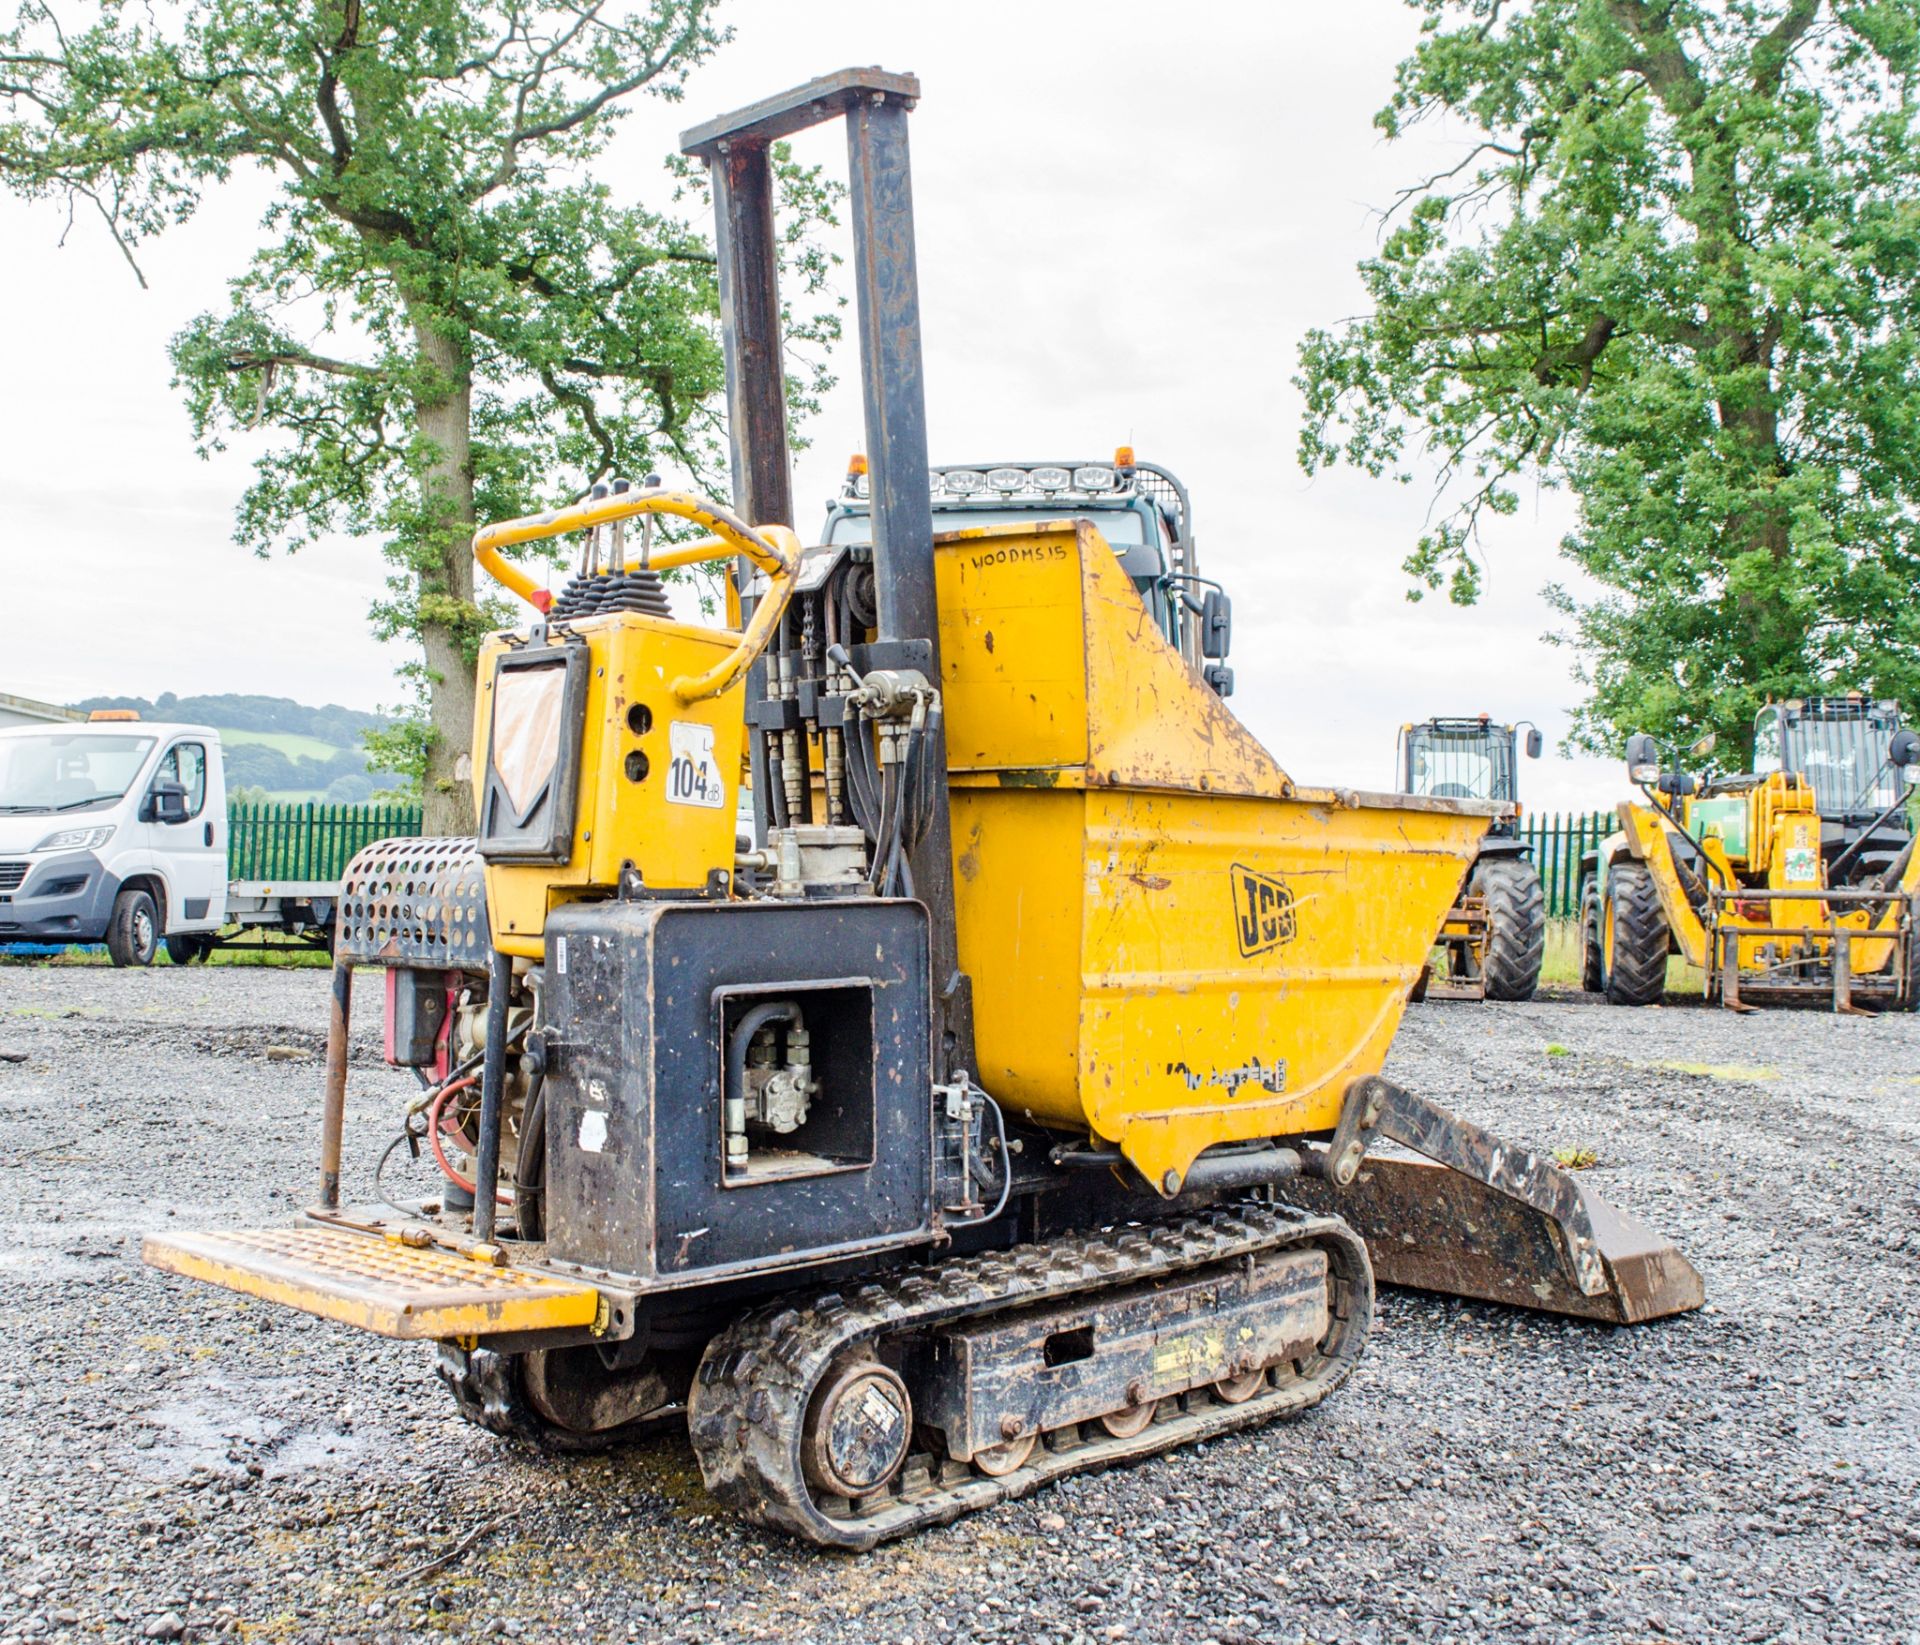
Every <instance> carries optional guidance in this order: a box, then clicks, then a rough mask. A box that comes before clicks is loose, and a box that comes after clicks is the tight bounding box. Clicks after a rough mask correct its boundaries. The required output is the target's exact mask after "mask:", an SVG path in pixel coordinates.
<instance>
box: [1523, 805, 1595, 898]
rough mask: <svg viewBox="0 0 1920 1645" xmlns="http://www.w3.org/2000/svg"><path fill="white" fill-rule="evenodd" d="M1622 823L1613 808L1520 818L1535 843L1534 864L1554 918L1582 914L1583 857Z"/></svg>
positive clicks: (1526, 837) (1528, 839)
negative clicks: (1581, 870) (1609, 809)
mask: <svg viewBox="0 0 1920 1645" xmlns="http://www.w3.org/2000/svg"><path fill="white" fill-rule="evenodd" d="M1619 826H1620V819H1619V818H1618V817H1617V816H1615V814H1614V813H1613V812H1611V811H1575V812H1570V813H1566V814H1562V815H1555V816H1551V817H1522V818H1521V819H1520V837H1521V838H1522V839H1523V840H1525V841H1526V842H1527V843H1528V844H1529V845H1531V846H1532V847H1533V861H1534V866H1535V867H1536V868H1538V869H1539V870H1540V885H1541V888H1542V889H1543V890H1544V891H1545V892H1546V894H1547V915H1548V917H1549V918H1550V919H1572V918H1574V917H1575V916H1576V915H1578V914H1579V912H1580V859H1581V858H1582V857H1583V856H1585V855H1586V853H1587V852H1589V851H1591V850H1593V849H1594V848H1595V847H1596V846H1598V845H1599V843H1600V842H1601V841H1602V840H1604V839H1605V838H1606V837H1607V836H1608V835H1609V834H1611V833H1612V832H1613V831H1614V830H1615V829H1616V828H1618V827H1619Z"/></svg>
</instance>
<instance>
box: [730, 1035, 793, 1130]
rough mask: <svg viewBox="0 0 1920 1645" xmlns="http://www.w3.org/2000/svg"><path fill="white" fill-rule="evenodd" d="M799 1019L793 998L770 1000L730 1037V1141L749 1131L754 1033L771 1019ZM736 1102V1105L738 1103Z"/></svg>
mask: <svg viewBox="0 0 1920 1645" xmlns="http://www.w3.org/2000/svg"><path fill="white" fill-rule="evenodd" d="M799 1020H800V1007H799V1006H797V1005H796V1004H794V1002H793V1001H792V1000H768V1001H767V1002H766V1003H765V1004H764V1005H756V1006H753V1007H752V1008H751V1009H749V1010H748V1011H747V1012H746V1013H745V1014H744V1015H743V1016H742V1017H741V1018H740V1021H739V1023H738V1024H737V1025H736V1026H735V1028H734V1030H733V1032H732V1033H731V1034H729V1035H728V1036H727V1084H726V1089H725V1091H724V1092H723V1093H722V1096H723V1099H724V1102H723V1108H722V1112H723V1113H724V1115H725V1131H726V1136H727V1139H728V1140H731V1139H732V1138H734V1137H736V1136H738V1137H741V1138H743V1139H744V1138H745V1136H746V1131H747V1050H748V1048H749V1047H750V1046H751V1045H752V1044H753V1036H754V1035H755V1034H757V1033H759V1032H760V1030H761V1029H762V1028H764V1027H766V1025H767V1024H768V1023H770V1022H786V1023H794V1022H798V1021H799ZM736 1105H737V1106H736Z"/></svg>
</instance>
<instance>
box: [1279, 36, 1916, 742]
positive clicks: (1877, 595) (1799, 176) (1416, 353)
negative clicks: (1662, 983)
mask: <svg viewBox="0 0 1920 1645" xmlns="http://www.w3.org/2000/svg"><path fill="white" fill-rule="evenodd" d="M1409 3H1410V4H1411V5H1412V6H1413V9H1414V10H1416V11H1417V12H1418V13H1419V14H1420V19H1421V38H1420V41H1419V43H1418V46H1417V49H1416V50H1415V51H1414V53H1413V54H1412V55H1411V56H1410V57H1409V58H1407V59H1406V60H1405V61H1404V62H1403V63H1402V64H1401V66H1400V69H1399V73H1398V79H1397V84H1396V87H1395V90H1394V93H1393V97H1392V100H1391V102H1390V103H1389V104H1388V105H1387V107H1386V108H1385V109H1384V110H1382V111H1381V113H1380V114H1379V115H1378V116H1377V122H1376V123H1377V124H1378V125H1379V127H1380V128H1381V129H1382V130H1383V131H1384V132H1385V133H1386V134H1387V135H1388V136H1389V137H1390V138H1391V137H1397V136H1399V135H1400V134H1401V133H1403V132H1405V131H1406V130H1408V129H1409V128H1410V127H1412V126H1413V125H1414V124H1415V123H1417V122H1430V123H1431V125H1432V126H1433V127H1436V128H1438V129H1439V130H1440V131H1442V132H1444V133H1451V134H1452V135H1454V136H1455V137H1457V138H1458V139H1459V158H1458V160H1457V161H1456V162H1455V163H1454V164H1452V165H1450V166H1448V167H1447V168H1446V169H1444V170H1442V171H1440V172H1439V173H1438V174H1436V175H1433V176H1429V177H1427V178H1425V179H1424V180H1421V181H1419V182H1418V183H1416V184H1415V185H1414V186H1412V187H1410V188H1408V189H1407V190H1406V191H1405V193H1404V194H1403V195H1402V196H1401V198H1400V199H1399V200H1398V201H1397V202H1396V204H1395V206H1394V207H1393V208H1391V210H1390V213H1389V222H1388V227H1387V231H1386V233H1385V237H1384V239H1383V242H1382V245H1381V248H1380V251H1379V254H1378V255H1377V256H1375V257H1373V258H1371V259H1369V260H1368V261H1366V262H1365V263H1363V264H1362V265H1361V269H1360V273H1361V276H1362V279H1363V282H1364V284H1365V286H1366V289H1367V292H1368V295H1369V297H1370V299H1371V309H1370V312H1368V313H1366V314H1364V315H1362V316H1360V317H1358V318H1355V319H1353V320H1351V321H1349V322H1347V323H1346V324H1344V325H1341V326H1339V327H1337V328H1333V329H1329V330H1326V331H1319V332H1315V333H1313V334H1312V335H1311V336H1310V337H1309V338H1308V339H1307V341H1306V343H1305V344H1304V346H1303V349H1302V353H1301V367H1302V368H1301V375H1300V377H1299V379H1298V381H1299V383H1300V386H1301V387H1302V388H1303V390H1304V392H1305V394H1306V397H1307V402H1308V408H1309V418H1308V424H1307V427H1306V430H1305V433H1304V435H1303V438H1302V442H1301V460H1302V462H1303V463H1304V464H1305V466H1306V468H1307V469H1308V470H1309V472H1311V471H1314V470H1316V469H1319V468H1322V467H1326V466H1329V465H1331V464H1334V463H1336V462H1341V461H1345V462H1350V463H1354V464H1357V465H1359V466H1360V467H1361V468H1363V469H1364V470H1366V471H1368V472H1370V473H1373V474H1375V475H1383V474H1393V475H1395V476H1397V477H1399V478H1402V479H1411V478H1413V477H1414V475H1415V474H1416V472H1417V471H1428V472H1431V473H1432V474H1433V476H1434V477H1435V479H1436V489H1437V495H1436V506H1435V510H1434V514H1433V516H1432V518H1433V520H1434V523H1433V524H1432V525H1431V527H1430V529H1428V530H1427V532H1426V534H1425V535H1423V536H1422V537H1421V538H1420V539H1419V541H1418V543H1417V545H1416V546H1415V548H1414V550H1413V552H1412V554H1411V556H1410V557H1409V559H1408V561H1407V567H1408V570H1409V571H1410V572H1411V574H1412V576H1413V578H1414V579H1415V587H1414V589H1413V591H1412V592H1413V597H1415V598H1417V597H1418V595H1419V593H1420V591H1421V590H1423V589H1429V588H1438V587H1440V586H1441V585H1442V584H1443V583H1444V584H1446V585H1447V586H1448V588H1449V591H1450V593H1451V595H1452V597H1453V598H1454V599H1455V600H1457V601H1461V602H1470V601H1471V600H1472V599H1473V598H1474V597H1475V595H1476V593H1477V592H1478V590H1479V587H1480V581H1481V564H1480V561H1479V558H1478V555H1477V536H1476V533H1477V530H1478V527H1479V526H1480V524H1481V522H1482V521H1483V519H1484V518H1485V517H1487V516H1488V515H1501V514H1509V513H1512V512H1513V510H1514V509H1515V507H1516V505H1517V502H1518V498H1519V488H1520V487H1521V486H1522V485H1524V484H1527V483H1534V484H1540V485H1544V486H1548V487H1564V488H1566V489H1568V490H1569V491H1570V492H1571V493H1572V494H1573V496H1574V498H1575V499H1576V500H1577V505H1578V513H1577V521H1578V523H1577V525H1576V527H1575V529H1574V531H1573V532H1572V533H1571V535H1569V536H1568V537H1567V538H1566V540H1565V542H1564V543H1563V544H1562V549H1563V552H1564V553H1565V554H1566V555H1567V556H1568V557H1569V558H1570V559H1571V560H1572V561H1573V563H1574V564H1576V565H1577V566H1579V567H1580V568H1581V569H1582V570H1583V571H1585V572H1586V573H1587V574H1588V575H1589V576H1590V577H1591V578H1592V579H1593V580H1594V581H1595V582H1597V583H1598V584H1599V585H1600V586H1601V592H1600V594H1599V595H1598V596H1597V597H1595V598H1591V599H1589V598H1585V597H1583V596H1582V595H1580V594H1578V593H1576V592H1573V591H1570V590H1569V589H1567V588H1565V587H1554V588H1550V589H1549V590H1548V593H1549V597H1550V599H1551V600H1553V602H1554V603H1555V604H1556V605H1557V607H1558V608H1559V609H1560V610H1561V611H1562V612H1564V613H1565V614H1566V615H1567V617H1568V618H1569V619H1570V629H1569V630H1568V631H1567V632H1565V633H1563V634H1561V635H1558V636H1555V637H1556V638H1558V639H1560V640H1561V641H1563V642H1564V643H1570V644H1571V645H1573V646H1574V647H1575V648H1576V649H1577V651H1578V653H1579V658H1580V661H1579V665H1578V669H1577V672H1578V674H1579V677H1580V678H1581V679H1582V680H1583V681H1584V682H1585V683H1586V684H1587V685H1588V687H1589V694H1588V697H1587V701H1586V702H1585V704H1584V705H1583V707H1582V708H1581V709H1580V711H1579V714H1578V716H1577V719H1576V722H1575V735H1574V741H1575V742H1576V744H1578V745H1580V746H1584V747H1587V748H1590V749H1594V750H1600V749H1604V748H1610V747H1617V746H1618V744H1619V741H1620V739H1621V738H1622V737H1624V736H1625V735H1626V734H1627V733H1630V732H1632V731H1635V730H1639V729H1645V730H1649V731H1654V732H1656V733H1661V734H1664V735H1666V736H1669V737H1691V736H1693V735H1696V734H1698V733H1700V732H1703V731H1709V730H1711V731H1716V732H1718V733H1719V735H1720V737H1721V739H1722V741H1723V745H1724V746H1728V747H1729V748H1733V749H1744V748H1745V747H1746V746H1747V745H1748V742H1749V740H1750V735H1751V721H1752V715H1753V711H1754V709H1755V707H1756V706H1758V705H1759V704H1760V703H1761V702H1763V701H1764V700H1765V699H1766V698H1767V697H1769V696H1774V697H1779V696H1786V695H1791V694H1795V693H1798V692H1805V691H1810V690H1813V689H1816V688H1821V687H1826V688H1838V689H1845V688H1849V687H1858V688H1860V689H1863V690H1866V691H1869V692H1871V693H1873V694H1875V695H1891V696H1896V697H1899V698H1902V699H1903V700H1905V701H1906V702H1907V703H1908V704H1909V705H1910V706H1920V612H1917V611H1916V607H1915V600H1914V588H1915V585H1916V574H1920V519H1917V518H1916V505H1920V439H1916V437H1915V435H1916V430H1920V309H1917V308H1916V298H1917V297H1920V153H1917V152H1916V145H1915V120H1916V116H1920V100H1916V95H1915V94H1916V91H1920V86H1917V85H1916V82H1915V70H1916V67H1920V3H1916V0H1862V3H1856V4H1847V3H1842V0H1717V3H1705V0H1409ZM1429 465H1430V466H1429Z"/></svg>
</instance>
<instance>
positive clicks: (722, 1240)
mask: <svg viewBox="0 0 1920 1645" xmlns="http://www.w3.org/2000/svg"><path fill="white" fill-rule="evenodd" d="M546 945H547V1007H548V1008H547V1020H548V1022H549V1024H550V1025H551V1029H552V1036H551V1037H552V1040H553V1055H552V1066H551V1071H550V1072H549V1074H548V1077H547V1203H546V1218H547V1240H548V1254H549V1255H550V1256H551V1257H553V1258H555V1259H557V1260H559V1261H563V1262H573V1263H578V1264H580V1265H582V1266H584V1267H588V1268H595V1269H606V1270H610V1271H612V1272H614V1273H618V1274H622V1275H627V1276H632V1277H634V1278H636V1279H638V1280H640V1281H641V1282H643V1284H644V1283H645V1282H647V1281H652V1282H654V1283H653V1285H650V1286H647V1288H649V1289H652V1288H662V1289H664V1288H667V1287H676V1288H677V1287H682V1286H687V1285H692V1284H702V1283H707V1282H712V1281H719V1280H725V1279H728V1278H731V1277H733V1276H734V1275H736V1274H739V1273H742V1272H753V1273H766V1272H769V1271H775V1270H779V1269H784V1268H792V1267H799V1266H803V1265H806V1264H809V1263H815V1262H820V1261H824V1260H829V1259H832V1258H836V1257H843V1256H850V1255H855V1254H858V1253H862V1252H866V1251H876V1250H883V1249H886V1248H889V1247H894V1246H901V1245H909V1244H915V1243H919V1242H923V1241H925V1240H927V1239H929V1238H931V1237H932V1231H933V1203H932V1202H933V1139H932V1126H933V1110H932V1103H933V1096H932V1089H931V1073H930V1056H931V1053H930V1046H931V1015H930V1010H929V983H928V976H929V962H928V949H927V916H926V910H925V909H924V908H923V907H922V906H921V905H920V904H919V903H917V902H902V901H879V900H874V899H867V898H859V899H846V900H834V901H821V902H795V903H773V902H714V903H707V902H699V901H666V900H662V901H650V900H645V899H641V900H635V901H627V902H597V903H576V904H573V905H571V906H569V907H565V908H561V909H558V910H556V911H555V912H554V913H553V914H552V915H550V916H549V918H548V920H547V930H546ZM774 1001H791V1002H796V1003H797V1004H798V1005H799V1007H800V1010H801V1011H802V1013H803V1014H804V1016H805V1023H806V1027H807V1028H808V1030H809V1032H810V1036H811V1039H812V1042H813V1066H814V1071H815V1074H816V1077H817V1078H818V1080H819V1083H820V1091H819V1093H818V1095H817V1096H816V1097H815V1099H814V1102H813V1107H812V1111H811V1113H810V1114H809V1116H808V1119H807V1121H806V1123H805V1124H804V1125H802V1126H801V1127H800V1128H799V1129H798V1130H796V1131H794V1132H793V1133H792V1134H791V1135H790V1136H780V1137H773V1136H763V1137H758V1138H756V1139H755V1140H756V1147H755V1150H754V1153H753V1156H752V1158H751V1160H750V1161H749V1162H746V1163H742V1162H738V1161H736V1162H732V1163H731V1164H730V1163H729V1162H728V1161H727V1159H726V1153H725V1146H724V1118H723V1103H722V1088H723V1080H724V1064H725V1057H726V1044H727V1037H728V1034H729V1032H730V1031H732V1030H733V1029H734V1028H735V1026H736V1024H738V1023H739V1022H740V1020H741V1019H742V1017H743V1016H744V1014H745V1013H746V1012H748V1011H750V1010H751V1009H752V1008H753V1007H755V1006H756V1005H759V1004H763V1003H768V1002H774ZM743 1043H744V1036H743Z"/></svg>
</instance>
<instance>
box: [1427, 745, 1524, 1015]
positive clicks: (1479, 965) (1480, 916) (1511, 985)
mask: <svg viewBox="0 0 1920 1645" xmlns="http://www.w3.org/2000/svg"><path fill="white" fill-rule="evenodd" d="M1522 723H1523V724H1524V723H1525V722H1522ZM1520 747H1521V742H1520V727H1519V726H1512V725H1495V724H1494V723H1493V720H1492V718H1491V717H1490V716H1488V715H1486V714H1476V715H1473V716H1471V717H1468V716H1464V715H1462V716H1460V717H1458V718H1454V719H1437V718H1436V719H1431V720H1426V721H1423V722H1422V723H1421V724H1419V725H1403V726H1402V727H1401V728H1400V757H1399V760H1398V762H1397V767H1398V769H1397V781H1398V786H1399V789H1400V792H1401V793H1402V794H1426V795H1434V796H1438V797H1439V798H1442V799H1455V800H1492V801H1495V802H1497V803H1499V804H1501V805H1503V806H1504V807H1505V808H1506V809H1505V811H1504V812H1503V813H1502V815H1500V816H1499V817H1497V818H1495V819H1494V822H1493V825H1492V826H1491V827H1490V828H1488V830H1487V832H1486V834H1485V836H1484V837H1483V838H1482V839H1481V841H1480V849H1479V850H1478V851H1477V852H1476V853H1475V854H1474V858H1473V865H1472V866H1471V867H1470V868H1469V869H1468V870H1467V877H1466V882H1465V885H1464V886H1463V887H1462V891H1461V895H1460V897H1459V899H1458V900H1457V901H1456V902H1455V903H1454V905H1453V907H1452V908H1450V909H1448V910H1447V917H1446V920H1445V923H1444V924H1442V925H1441V927H1440V935H1439V939H1438V941H1437V942H1436V943H1435V945H1434V946H1435V947H1437V948H1440V949H1442V950H1444V951H1445V956H1446V967H1447V974H1446V976H1445V977H1444V978H1439V979H1435V978H1432V977H1431V976H1427V975H1426V974H1424V973H1423V978H1422V982H1421V985H1420V987H1419V989H1418V990H1416V992H1415V995H1414V997H1415V998H1416V999H1419V998H1422V997H1425V998H1427V999H1452V1000H1530V999H1532V998H1533V991H1534V990H1535V989H1536V988H1538V987H1539V986H1540V964H1541V961H1542V960H1544V959H1545V958H1546V953H1547V899H1546V894H1545V893H1544V892H1543V891H1542V890H1541V888H1540V871H1539V869H1537V868H1536V867H1535V866H1534V862H1533V849H1532V847H1531V846H1529V845H1528V844H1527V842H1526V841H1525V840H1523V839H1521V837H1520V815H1519V809H1520V807H1519V802H1520V784H1519V770H1518V767H1519V763H1520V762H1519V750H1520ZM1525 747H1526V751H1527V758H1528V759H1530V760H1537V759H1539V758H1540V730H1539V727H1537V726H1531V725H1529V726H1527V728H1526V743H1525Z"/></svg>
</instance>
